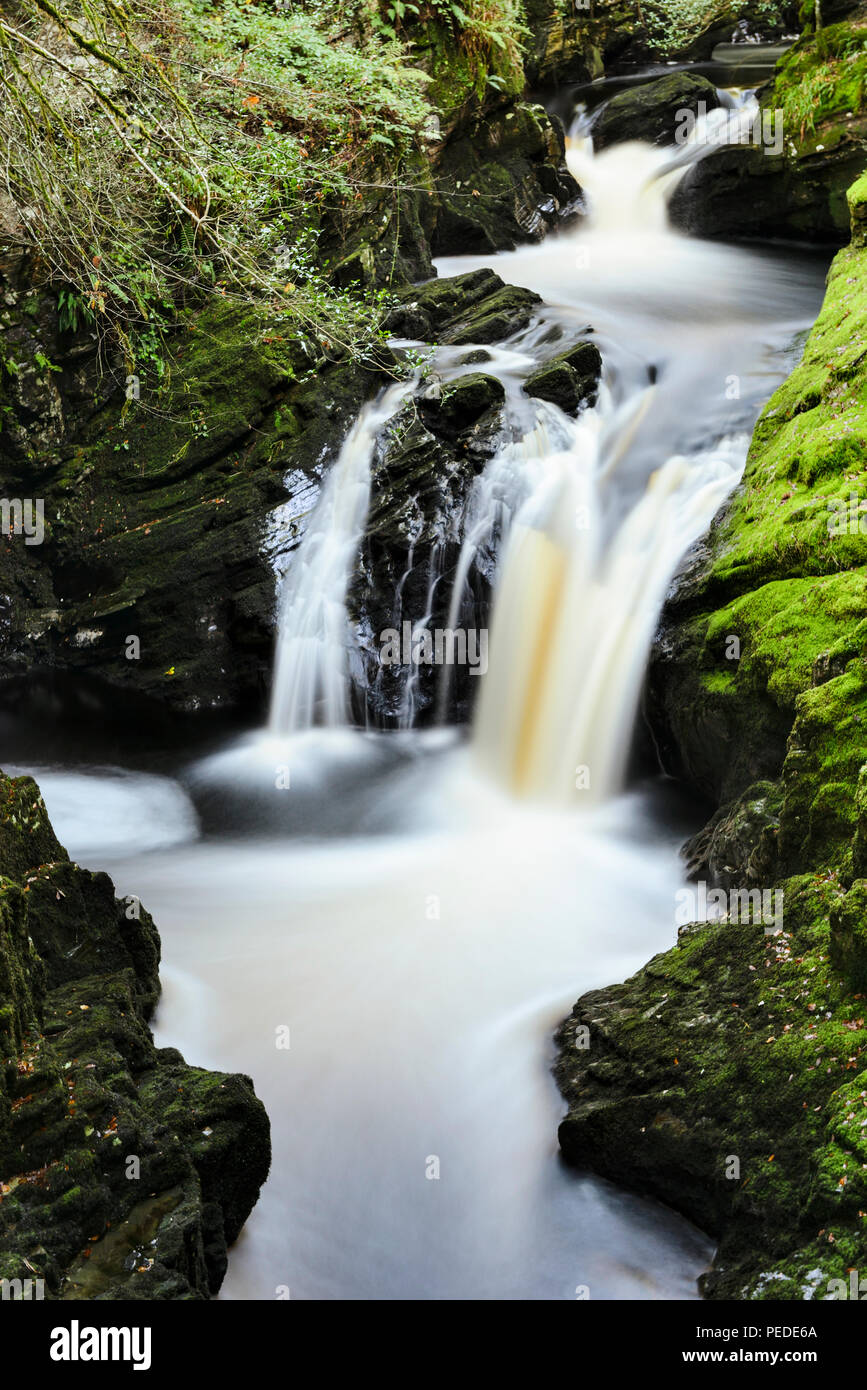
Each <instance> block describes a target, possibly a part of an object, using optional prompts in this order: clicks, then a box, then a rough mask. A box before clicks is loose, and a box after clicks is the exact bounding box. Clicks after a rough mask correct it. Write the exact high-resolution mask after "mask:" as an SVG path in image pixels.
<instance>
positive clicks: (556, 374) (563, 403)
mask: <svg viewBox="0 0 867 1390" xmlns="http://www.w3.org/2000/svg"><path fill="white" fill-rule="evenodd" d="M601 374H602V358H601V356H600V353H599V349H598V348H597V346H596V344H595V343H591V342H586V341H585V342H580V343H577V344H576V345H575V346H574V347H572V348H570V349H569V350H568V351H566V352H561V353H559V354H558V355H557V356H556V357H552V358H551V359H550V360H549V361H548V362H545V363H543V364H542V366H541V367H537V369H536V370H535V371H534V372H531V373H530V375H529V376H528V377H527V380H526V381H525V382H524V390H525V391H526V393H527V395H528V396H534V397H535V398H536V399H537V400H543V401H552V402H553V404H554V405H558V406H559V407H560V409H561V410H563V411H565V412H566V414H567V415H574V414H575V413H576V412H577V411H578V410H579V409H580V408H581V407H582V406H586V405H592V404H593V403H594V401H595V400H596V394H597V388H598V385H599V378H600V376H601Z"/></svg>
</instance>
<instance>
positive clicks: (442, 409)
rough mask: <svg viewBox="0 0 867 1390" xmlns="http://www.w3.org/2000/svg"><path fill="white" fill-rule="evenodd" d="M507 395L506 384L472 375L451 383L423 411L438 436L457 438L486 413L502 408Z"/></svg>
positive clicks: (440, 389)
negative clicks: (497, 407)
mask: <svg viewBox="0 0 867 1390" xmlns="http://www.w3.org/2000/svg"><path fill="white" fill-rule="evenodd" d="M505 395H506V393H505V391H504V389H503V383H502V382H501V381H498V379H497V378H496V377H495V376H485V375H484V373H482V372H470V373H469V374H468V375H467V376H461V377H458V378H457V379H456V380H455V381H449V382H447V383H446V384H445V385H443V386H442V387H441V388H439V389H438V390H437V393H436V395H435V396H434V397H433V398H432V399H425V400H423V403H422V409H423V413H424V415H425V417H426V418H427V419H428V420H429V421H431V428H432V429H433V430H434V432H435V433H440V434H446V435H451V434H455V435H457V434H460V433H461V432H462V431H463V430H465V429H468V428H469V426H470V425H474V424H475V422H476V421H477V420H478V418H479V416H480V415H482V414H484V412H485V411H486V410H490V409H491V408H492V407H494V406H497V405H502V403H503V401H504V400H505Z"/></svg>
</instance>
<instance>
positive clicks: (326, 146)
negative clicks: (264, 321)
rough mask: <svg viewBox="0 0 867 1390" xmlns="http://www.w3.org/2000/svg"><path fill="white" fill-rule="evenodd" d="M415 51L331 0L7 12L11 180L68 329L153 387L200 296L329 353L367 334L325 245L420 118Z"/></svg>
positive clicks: (387, 168) (0, 29) (110, 3)
mask: <svg viewBox="0 0 867 1390" xmlns="http://www.w3.org/2000/svg"><path fill="white" fill-rule="evenodd" d="M46 13H48V14H50V15H51V16H52V18H53V19H54V20H55V22H54V24H53V25H51V26H46V24H45V17H46ZM408 57H409V53H408V49H407V46H406V44H405V43H403V42H399V41H397V40H395V39H389V38H387V37H385V36H383V35H382V34H381V33H380V34H376V33H373V32H372V31H371V30H370V29H369V27H366V26H364V25H360V24H359V23H358V22H356V19H355V18H352V17H351V18H350V19H349V20H348V21H347V20H346V19H345V18H344V17H342V16H341V15H340V14H339V13H336V12H335V10H334V7H328V6H326V5H325V4H324V3H314V4H309V5H306V6H301V5H288V4H283V5H281V6H279V7H275V6H274V4H273V3H272V2H271V0H250V3H247V4H241V3H238V0H165V3H163V4H160V5H157V6H153V7H151V6H147V5H144V6H138V7H136V9H135V11H132V10H129V11H127V10H125V9H123V8H122V7H121V6H120V5H119V4H117V3H115V0H68V4H67V6H66V8H65V9H64V10H63V11H62V12H61V11H60V10H55V8H54V5H53V0H16V4H15V6H14V11H13V12H12V13H11V14H9V13H8V12H7V13H4V15H3V16H2V17H0V97H2V99H0V139H2V141H3V144H4V147H5V149H6V151H7V154H6V172H7V178H6V187H7V190H8V195H9V196H10V197H11V200H12V205H13V209H14V214H17V220H18V223H19V227H20V239H23V240H24V241H25V242H29V243H30V244H31V245H32V246H33V248H34V250H35V251H37V253H38V254H39V256H40V258H41V259H42V261H43V262H44V263H47V264H48V267H49V270H50V273H51V275H52V276H53V278H54V279H55V281H56V282H57V284H58V286H59V293H58V315H59V323H60V326H61V328H63V329H67V330H71V331H76V330H77V329H78V328H80V327H81V326H82V325H83V324H85V323H93V324H95V326H96V328H97V331H98V332H99V333H101V334H102V333H105V332H106V331H108V332H110V333H112V334H113V335H114V336H115V337H116V338H119V339H120V341H121V342H122V343H123V344H124V346H125V349H126V356H127V361H128V362H129V364H130V366H132V365H138V366H139V367H141V366H142V365H144V366H145V367H147V368H148V369H150V370H152V371H153V372H154V373H155V374H156V375H157V376H159V375H160V374H161V373H162V370H163V365H162V364H163V359H164V356H165V354H164V352H163V350H162V347H161V338H162V336H163V334H164V331H165V329H166V327H167V326H168V325H170V324H171V323H172V322H173V321H174V319H175V318H176V316H177V313H178V311H179V310H180V309H182V308H183V307H184V306H186V305H188V304H191V303H194V302H195V301H196V300H197V299H198V298H200V297H201V296H202V295H203V294H210V295H219V296H221V297H225V298H229V299H235V300H239V301H241V302H242V303H248V304H253V305H256V306H258V307H259V308H260V309H261V310H262V311H263V312H264V315H265V316H267V318H268V320H269V321H270V322H272V323H274V322H275V321H276V323H277V324H278V325H280V326H283V327H287V328H288V327H290V326H291V327H292V328H293V329H294V332H295V333H296V334H300V335H301V336H302V337H305V338H306V339H307V340H310V341H312V342H315V343H318V344H319V345H320V346H323V345H326V344H327V346H328V348H329V349H332V348H334V349H338V348H341V347H344V348H345V347H350V346H352V345H353V344H356V343H363V342H366V341H368V340H369V338H370V337H371V335H375V334H376V331H377V319H378V310H377V306H376V304H375V303H374V302H373V301H371V300H370V298H369V297H368V299H367V300H365V299H364V298H363V297H362V296H360V295H358V294H357V293H353V292H346V291H345V290H338V289H336V288H335V287H334V286H333V285H331V284H330V283H329V280H328V278H327V274H326V273H325V271H324V270H323V268H322V267H321V266H320V264H319V256H318V249H317V246H318V238H319V235H320V230H321V227H322V224H323V221H324V219H325V218H326V217H327V216H328V215H329V214H331V213H334V212H335V210H337V209H339V208H340V207H341V206H342V205H345V204H346V203H347V202H349V201H350V200H358V199H360V198H361V197H362V196H363V192H362V190H364V189H365V188H367V187H368V186H369V185H370V184H371V183H374V182H377V181H382V180H383V179H385V180H386V181H387V180H388V179H389V178H390V177H391V176H392V173H393V170H394V169H395V168H396V167H397V162H398V161H399V160H400V159H401V158H402V156H403V155H404V154H405V152H406V151H407V150H408V149H409V148H411V146H412V144H413V142H414V140H415V136H416V132H417V131H418V130H419V128H420V127H421V126H422V125H423V123H424V121H425V120H426V119H427V117H428V116H429V114H430V106H429V103H428V102H427V100H426V99H425V95H424V89H425V85H426V82H427V78H426V76H425V74H424V73H422V72H421V71H420V70H416V69H414V68H412V67H411V66H410V64H409V62H408Z"/></svg>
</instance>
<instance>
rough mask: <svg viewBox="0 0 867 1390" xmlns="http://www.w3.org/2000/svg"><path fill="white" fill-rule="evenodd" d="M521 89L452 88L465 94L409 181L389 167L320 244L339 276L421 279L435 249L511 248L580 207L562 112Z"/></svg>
mask: <svg viewBox="0 0 867 1390" xmlns="http://www.w3.org/2000/svg"><path fill="white" fill-rule="evenodd" d="M492 90H493V89H491V91H492ZM516 95H517V94H515V95H513V96H512V97H511V98H507V97H505V96H504V95H500V94H497V95H495V96H486V97H484V98H483V99H482V100H480V99H479V96H478V93H477V92H476V91H475V90H474V89H473V88H472V87H470V88H469V89H462V91H461V92H460V93H451V94H449V95H448V98H447V99H448V100H449V101H457V102H458V104H457V105H453V106H450V107H449V109H448V110H447V111H446V112H445V117H446V118H445V119H444V120H443V121H441V123H440V135H441V138H438V139H437V140H436V141H435V142H434V143H433V144H431V145H430V146H429V147H428V148H427V149H426V150H425V151H424V152H421V151H418V152H416V153H414V154H413V155H411V156H409V157H408V159H407V161H406V164H405V167H404V169H403V171H402V174H403V179H404V180H405V183H404V186H403V187H402V188H401V190H400V191H399V192H398V193H396V194H395V193H394V192H393V191H392V190H391V188H390V183H391V179H390V177H386V171H383V182H384V183H385V184H386V185H389V186H388V187H387V190H386V191H384V192H383V193H382V194H381V195H380V194H377V192H376V191H375V189H374V190H372V191H371V193H370V195H369V197H368V198H366V199H365V202H364V205H363V207H362V206H359V207H355V206H353V204H352V202H351V201H348V202H347V203H346V205H345V206H344V207H343V208H342V209H341V211H340V212H339V214H335V215H334V216H333V217H332V218H331V219H330V220H329V222H328V223H327V224H326V226H325V228H324V229H323V241H322V247H323V252H324V254H325V256H326V257H327V258H328V259H329V260H330V262H331V266H332V273H333V275H334V276H335V279H336V280H337V281H338V283H340V284H343V285H346V284H350V283H352V282H357V283H359V284H362V285H376V284H399V283H401V282H404V283H406V282H407V281H415V280H420V279H423V278H424V277H425V276H426V275H430V274H432V272H433V265H432V258H433V257H434V256H442V255H461V254H465V253H469V252H475V253H486V252H488V253H489V252H494V251H506V250H511V249H513V248H514V247H515V246H517V245H519V244H520V243H522V242H526V241H528V240H529V241H538V240H540V239H541V238H542V237H543V236H544V235H545V233H546V232H547V231H548V230H549V229H550V228H552V227H555V226H557V225H559V224H560V223H562V222H563V221H564V220H565V219H568V218H570V217H572V216H574V215H575V214H576V213H577V212H578V211H579V210H580V207H581V200H580V190H579V188H578V185H577V184H576V182H575V180H574V179H573V177H572V175H571V174H570V173H569V171H568V169H567V168H566V165H565V134H564V131H563V126H562V124H561V122H560V121H559V119H558V118H557V117H556V116H553V115H549V114H548V112H547V111H546V110H545V108H544V107H543V106H538V105H534V104H533V103H530V102H526V101H522V100H518V99H516ZM373 181H374V182H375V179H374V180H373Z"/></svg>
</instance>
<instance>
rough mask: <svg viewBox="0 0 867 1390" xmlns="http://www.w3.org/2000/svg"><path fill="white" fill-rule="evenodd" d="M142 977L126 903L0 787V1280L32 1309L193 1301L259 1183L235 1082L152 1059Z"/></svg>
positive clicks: (260, 1149) (215, 1278)
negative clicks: (33, 1286)
mask: <svg viewBox="0 0 867 1390" xmlns="http://www.w3.org/2000/svg"><path fill="white" fill-rule="evenodd" d="M158 965H159V938H158V936H157V933H156V929H155V927H154V924H153V921H152V919H151V917H150V915H149V914H148V913H147V912H146V911H145V909H144V908H143V907H142V906H141V904H140V903H139V902H138V901H137V899H135V898H127V899H125V900H124V901H118V900H117V899H116V898H115V896H114V890H113V887H112V884H111V881H110V879H109V878H108V877H107V875H105V874H92V873H88V872H86V871H84V870H82V869H79V868H78V867H77V866H76V865H74V864H72V863H70V861H69V859H68V857H67V855H66V853H65V852H64V851H63V849H62V848H61V847H60V846H59V845H58V844H57V841H56V839H55V837H54V834H53V831H52V829H51V825H50V822H49V820H48V816H47V814H46V811H45V806H44V803H43V801H42V798H41V796H40V795H39V791H38V788H37V787H36V785H35V783H34V782H33V781H32V780H31V779H30V778H26V777H25V778H17V779H10V778H7V777H4V776H3V775H2V774H0V1278H9V1279H27V1278H31V1279H32V1278H37V1279H42V1280H43V1281H44V1293H45V1297H47V1298H101V1299H115V1298H123V1299H127V1298H132V1299H166V1298H172V1299H175V1298H177V1299H206V1298H209V1297H210V1296H211V1295H212V1294H213V1293H214V1292H216V1290H217V1289H218V1288H219V1285H220V1283H221V1281H222V1278H223V1275H224V1273H225V1270H226V1262H227V1247H228V1245H229V1244H230V1243H231V1242H232V1241H233V1240H235V1239H236V1237H237V1235H238V1232H239V1231H240V1229H241V1226H242V1225H243V1223H244V1221H245V1220H246V1218H247V1216H248V1215H249V1212H250V1210H251V1209H252V1207H253V1204H254V1203H255V1201H256V1198H257V1196H258V1193H259V1188H260V1187H261V1184H262V1183H263V1182H264V1180H265V1177H266V1176H267V1172H268V1166H269V1162H270V1140H269V1125H268V1118H267V1116H266V1114H265V1111H264V1109H263V1107H262V1105H261V1103H260V1102H259V1101H258V1100H257V1099H256V1096H255V1094H254V1092H253V1086H252V1082H251V1081H250V1080H249V1078H248V1077H244V1076H233V1075H227V1074H224V1073H220V1072H207V1071H203V1070H202V1069H201V1068H197V1067H189V1066H187V1065H186V1063H185V1062H184V1060H183V1058H182V1057H181V1055H180V1054H179V1053H178V1052H177V1051H175V1050H174V1049H171V1048H164V1049H157V1048H155V1047H154V1043H153V1038H152V1035H151V1032H150V1029H149V1027H148V1022H147V1021H148V1018H149V1016H150V1014H151V1011H152V1010H153V1007H154V1004H155V1002H156V998H157V994H158V990H159V980H158V975H157V970H158Z"/></svg>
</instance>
